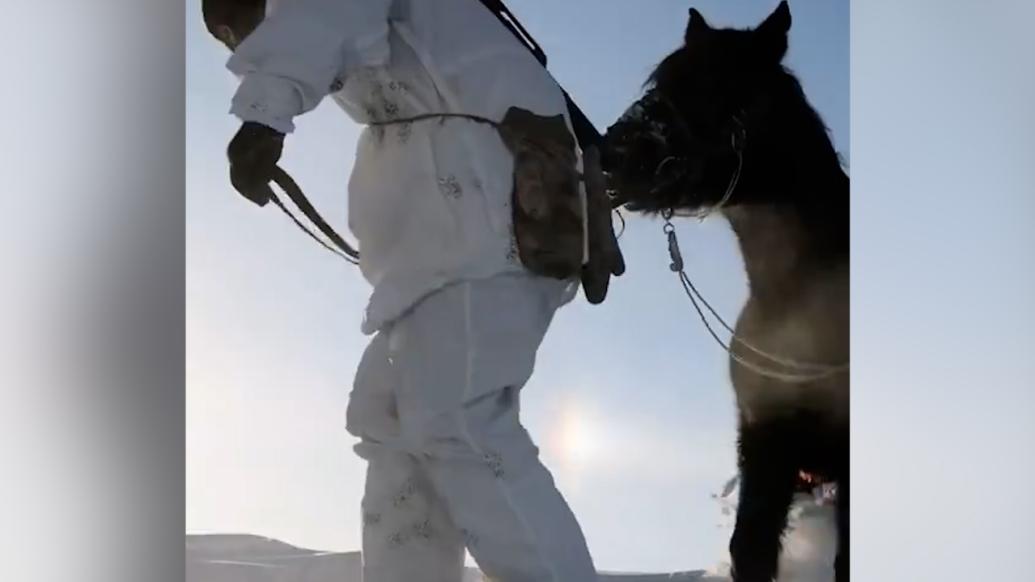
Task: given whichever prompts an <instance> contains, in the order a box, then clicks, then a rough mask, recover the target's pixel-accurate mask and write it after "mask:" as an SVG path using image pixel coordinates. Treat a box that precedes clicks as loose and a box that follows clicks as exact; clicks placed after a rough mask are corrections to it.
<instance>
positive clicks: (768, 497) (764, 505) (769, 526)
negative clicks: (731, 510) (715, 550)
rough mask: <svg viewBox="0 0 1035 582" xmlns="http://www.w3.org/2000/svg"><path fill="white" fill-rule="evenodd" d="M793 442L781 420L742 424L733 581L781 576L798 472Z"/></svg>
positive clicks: (768, 581) (756, 581) (732, 549)
mask: <svg viewBox="0 0 1035 582" xmlns="http://www.w3.org/2000/svg"><path fill="white" fill-rule="evenodd" d="M792 445H793V442H792V439H791V438H789V435H788V434H787V431H786V430H785V429H784V428H783V427H780V426H779V425H765V424H762V425H752V426H747V425H744V424H743V423H742V424H741V428H740V455H739V457H740V458H739V464H740V475H741V482H740V501H739V503H738V506H737V523H736V526H735V527H734V530H733V538H732V539H731V540H730V557H731V558H732V566H733V580H734V582H772V580H773V579H774V578H775V577H776V573H777V568H778V563H779V558H780V548H781V541H780V538H781V536H782V535H783V531H784V529H785V528H786V527H787V512H788V510H789V509H790V506H791V501H792V500H793V497H794V483H795V478H796V476H797V472H798V467H797V464H796V463H795V457H794V454H793V448H792Z"/></svg>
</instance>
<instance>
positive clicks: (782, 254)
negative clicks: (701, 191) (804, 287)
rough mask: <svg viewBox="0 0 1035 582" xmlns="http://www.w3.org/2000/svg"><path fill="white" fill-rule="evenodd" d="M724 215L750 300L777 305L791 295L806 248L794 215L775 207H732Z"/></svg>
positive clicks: (801, 231)
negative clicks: (741, 263) (737, 247)
mask: <svg viewBox="0 0 1035 582" xmlns="http://www.w3.org/2000/svg"><path fill="white" fill-rule="evenodd" d="M723 213H724V214H725V216H726V219H727V220H729V223H730V226H731V227H732V228H733V232H734V234H736V236H737V240H738V241H739V242H740V252H741V255H742V256H743V259H744V269H745V270H746V271H747V277H748V284H749V286H750V288H751V294H752V296H753V297H756V298H759V299H763V300H764V299H767V298H772V299H773V300H774V301H779V300H780V297H782V296H785V295H786V294H788V293H793V287H794V284H795V280H796V277H795V272H796V271H798V270H799V269H800V268H801V266H802V262H803V260H804V256H805V245H806V239H805V233H804V232H803V229H802V225H801V221H800V218H799V217H798V216H797V215H796V213H794V212H793V210H792V209H791V208H789V207H787V206H781V205H776V204H773V205H760V204H752V205H742V206H732V207H729V208H727V209H725V210H724V211H723Z"/></svg>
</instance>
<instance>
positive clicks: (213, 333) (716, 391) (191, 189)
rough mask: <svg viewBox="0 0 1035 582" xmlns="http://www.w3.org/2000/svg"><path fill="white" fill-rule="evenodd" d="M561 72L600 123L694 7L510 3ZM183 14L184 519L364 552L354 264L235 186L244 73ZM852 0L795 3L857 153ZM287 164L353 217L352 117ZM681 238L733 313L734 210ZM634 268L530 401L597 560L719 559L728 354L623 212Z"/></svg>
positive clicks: (739, 294) (342, 218) (807, 74)
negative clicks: (234, 113)
mask: <svg viewBox="0 0 1035 582" xmlns="http://www.w3.org/2000/svg"><path fill="white" fill-rule="evenodd" d="M508 3H509V4H510V5H511V7H512V9H513V10H514V11H515V12H516V13H517V14H518V16H519V17H520V18H521V19H522V21H523V22H524V24H525V26H526V27H527V28H528V29H529V30H530V31H531V32H532V33H533V35H535V37H536V38H537V39H538V40H539V42H540V44H542V45H543V47H544V48H545V49H546V50H547V53H548V54H549V55H550V59H551V63H550V68H551V71H552V72H553V73H554V75H555V77H557V78H558V80H560V81H561V83H562V84H564V86H565V87H566V88H567V89H568V90H569V92H570V93H571V94H572V95H573V96H574V97H575V99H576V100H577V101H578V102H579V103H580V105H581V106H582V107H583V109H584V110H585V111H586V113H587V114H588V115H589V116H590V118H591V119H592V120H593V121H594V122H595V123H596V124H597V126H598V127H599V128H601V129H603V128H605V127H606V126H607V125H608V124H609V123H611V122H612V121H613V120H614V119H615V118H616V117H617V116H618V115H619V114H620V113H621V112H622V111H623V110H624V108H625V107H627V106H628V104H629V103H630V102H631V101H632V100H633V99H635V98H636V97H637V96H638V94H639V90H640V86H641V84H642V82H643V80H644V78H645V77H646V75H647V73H648V72H649V71H650V69H651V67H652V66H653V65H654V64H655V63H656V62H657V61H658V60H660V59H661V58H662V57H663V56H664V55H665V54H667V52H669V51H671V50H672V49H674V48H675V47H676V46H677V45H678V43H679V41H680V39H681V35H682V31H683V28H684V26H685V23H686V14H687V9H688V7H689V6H690V4H689V3H687V2H685V1H682V0H679V1H675V0H650V1H641V0H566V1H565V2H554V1H548V0H509V2H508ZM197 4H199V3H197V2H189V3H188V6H187V13H186V18H187V35H188V38H187V71H186V73H187V95H186V98H187V119H186V137H187V225H186V227H187V260H188V265H187V268H188V272H187V283H186V285H187V301H188V305H187V322H186V325H187V341H188V343H187V426H186V431H187V461H186V462H187V483H186V486H187V529H188V531H192V532H247V533H256V534H262V535H269V536H273V537H278V538H281V539H284V540H285V541H289V542H292V543H296V544H300V545H305V546H309V547H313V548H318V549H329V550H352V549H358V548H359V545H360V544H359V524H358V515H359V510H358V503H359V499H360V495H361V492H362V487H363V465H362V464H361V463H360V461H359V459H358V458H356V457H355V456H354V455H353V453H352V452H351V450H350V447H351V446H352V443H353V439H352V438H351V437H350V436H349V435H348V434H347V433H345V431H344V411H345V405H346V403H347V395H348V391H349V389H350V386H351V379H352V374H353V372H354V370H355V366H356V363H357V361H358V358H359V356H360V354H361V352H362V349H363V347H364V346H365V343H366V341H367V339H366V338H365V337H363V336H362V335H360V333H359V331H358V328H359V323H360V319H361V316H362V308H363V306H364V304H365V301H366V298H367V295H368V293H369V288H368V286H367V284H366V283H365V281H363V280H362V278H361V277H360V276H359V273H358V272H357V271H355V270H353V269H352V268H351V267H349V266H348V265H346V264H344V263H343V262H341V261H339V260H338V259H336V258H334V257H333V256H331V255H329V254H328V253H326V252H325V251H323V250H322V249H320V248H319V247H317V246H316V245H315V244H314V243H313V242H312V241H310V240H308V239H307V238H306V237H304V236H303V235H302V234H301V233H299V232H297V231H296V230H295V227H294V226H293V225H291V224H290V223H289V222H287V220H286V219H285V218H284V217H283V216H281V215H279V214H278V213H277V212H276V211H275V210H274V209H272V207H271V208H267V209H257V208H255V207H254V206H251V205H250V204H247V203H246V202H245V201H244V200H243V199H241V198H240V197H239V196H238V195H236V194H235V193H234V192H233V191H232V190H231V188H230V186H229V184H228V182H227V179H226V167H225V155H224V151H225V147H226V143H227V142H228V140H229V139H230V137H231V136H232V135H233V132H234V131H235V130H236V125H237V124H236V121H235V120H234V119H233V118H231V117H230V116H229V115H228V114H227V113H226V111H227V109H228V106H229V99H230V96H231V95H232V92H233V90H234V87H235V84H236V82H235V80H234V79H233V77H232V76H231V75H230V74H229V73H228V72H226V71H225V69H224V68H223V64H224V62H225V60H226V58H227V54H226V53H225V50H223V49H222V47H220V46H219V45H217V44H216V43H215V42H214V41H212V40H211V39H210V38H208V37H207V34H206V33H205V31H204V28H203V26H202V25H201V17H200V11H199V9H198V7H197ZM848 4H849V3H848V1H847V0H838V1H831V0H797V1H795V2H792V5H791V9H792V13H793V15H794V27H793V29H792V31H791V47H790V52H789V56H788V61H787V62H788V64H789V65H790V66H791V67H792V68H793V69H794V70H795V71H796V72H797V73H798V75H799V77H800V79H801V81H802V83H803V85H804V87H805V91H806V93H807V94H808V96H809V98H810V100H811V101H812V103H813V104H814V105H815V106H816V108H817V109H818V110H819V112H820V114H821V115H822V116H823V118H824V119H825V120H826V122H827V124H828V125H829V127H830V128H831V132H832V136H833V139H834V142H835V144H836V146H837V147H838V149H839V151H841V152H842V154H843V156H844V157H845V159H846V161H847V160H849V159H850V152H849V151H848V144H849V132H848V130H849V115H848V107H849V103H848V91H849V45H848V40H849V39H848V35H849V7H848ZM775 5H776V2H775V0H739V1H738V2H735V3H734V2H729V1H728V0H701V1H698V2H695V3H693V6H696V7H697V8H698V9H699V10H700V11H701V12H702V13H703V14H704V15H705V16H706V18H708V19H709V21H710V22H711V23H712V24H713V25H717V26H718V25H737V26H747V25H752V24H754V23H756V22H757V21H759V20H760V19H761V18H763V17H764V16H765V15H766V14H768V13H769V11H770V10H772V8H773V7H775ZM297 125H298V130H297V132H296V134H294V135H292V136H291V137H290V138H289V139H288V142H287V146H286V154H285V159H284V161H283V165H284V166H285V167H286V168H287V169H288V170H289V171H290V172H291V173H292V174H293V175H295V177H296V178H297V179H298V181H299V183H300V184H301V185H302V187H303V188H304V189H305V190H306V192H307V194H309V195H310V197H311V198H313V199H314V202H315V203H316V205H317V206H318V208H320V209H321V211H322V212H323V213H324V214H325V216H327V217H328V219H329V220H330V221H331V222H332V223H333V224H336V225H342V227H343V226H344V225H345V224H346V214H345V208H346V198H345V196H346V181H347V178H348V175H349V172H350V170H351V164H352V159H353V156H354V149H353V148H354V144H355V139H356V136H357V135H358V128H357V127H356V126H355V125H354V124H353V123H352V122H351V121H350V120H349V119H348V118H347V117H345V115H344V114H343V113H341V112H339V111H338V110H337V109H336V108H335V107H334V106H333V104H331V103H329V102H328V103H325V104H324V105H322V106H321V107H320V108H319V109H318V110H317V111H315V112H313V113H312V114H310V115H307V116H305V117H303V118H301V119H300V120H298V123H297ZM679 234H680V238H681V242H682V246H683V251H684V255H685V257H686V259H687V264H688V268H689V272H690V274H691V277H693V278H694V280H695V282H696V283H697V284H698V286H699V287H700V288H701V290H702V291H703V292H704V293H705V294H706V296H707V297H708V298H709V300H710V301H711V302H712V303H713V305H714V306H715V307H716V308H717V309H718V310H719V311H720V312H721V313H723V314H727V315H728V316H729V317H733V316H734V315H735V314H736V312H737V310H738V308H739V306H740V305H741V303H742V301H743V299H744V297H745V291H746V289H745V285H744V276H743V273H742V270H741V265H740V259H739V254H738V252H737V249H736V247H735V244H734V242H733V238H732V235H731V234H730V232H729V229H728V227H727V225H726V224H725V223H724V222H723V221H721V220H718V219H714V220H711V221H708V222H706V223H703V224H697V223H695V222H690V221H687V222H685V223H682V224H680V225H679ZM621 243H622V246H623V249H624V251H625V253H626V259H627V262H628V263H629V271H628V273H627V274H626V276H625V277H623V278H621V279H619V280H617V281H616V282H615V283H614V285H613V289H612V292H611V295H610V298H609V299H608V301H607V302H606V303H605V304H604V305H602V306H598V307H592V306H589V305H587V304H586V303H585V302H584V301H583V300H582V299H581V298H580V300H579V301H578V302H577V303H576V304H574V305H572V306H569V307H568V308H565V309H564V310H562V311H561V313H560V314H559V316H558V318H557V320H556V323H555V325H554V327H553V329H552V330H551V333H550V334H549V335H548V337H547V340H546V342H545V344H544V346H543V348H542V352H541V356H540V360H539V363H538V366H537V371H536V374H535V376H534V377H533V380H532V381H531V383H530V384H529V385H528V386H527V388H526V390H525V391H524V402H525V404H524V407H523V408H524V412H525V422H526V424H527V425H528V428H529V430H530V431H531V433H532V435H533V437H534V438H536V440H537V441H538V442H539V444H540V445H541V447H542V449H543V458H544V461H545V462H546V464H547V466H548V467H550V468H551V470H553V472H554V474H555V476H556V478H557V481H558V484H559V486H560V488H561V489H562V491H563V492H564V493H565V495H566V496H567V497H568V499H569V502H570V503H571V505H572V508H573V509H574V511H575V513H576V515H577V516H578V517H579V518H580V521H581V523H582V525H583V528H584V530H585V532H586V536H587V539H588V541H589V544H590V549H591V551H592V552H593V554H594V556H595V558H596V560H597V563H598V566H599V567H600V568H602V569H619V570H641V571H643V570H649V571H668V570H675V569H692V568H699V567H705V566H710V565H712V564H713V563H714V562H715V561H716V560H717V559H719V558H720V557H721V554H722V551H723V548H724V546H725V545H726V539H727V536H728V531H727V530H725V529H721V528H719V527H717V524H718V523H719V522H720V521H721V516H720V515H719V507H718V505H717V504H715V503H714V502H713V501H712V500H711V498H710V497H709V495H710V494H711V493H713V492H715V491H717V490H718V488H719V487H720V486H721V484H722V482H723V481H724V480H725V479H726V478H727V477H729V476H730V475H732V474H733V472H734V456H733V453H734V449H733V442H734V438H735V431H734V416H733V413H734V409H733V404H732V395H731V392H730V389H729V382H728V379H727V376H726V363H725V359H724V357H723V353H722V352H721V351H720V350H719V348H718V347H717V346H715V345H714V343H712V342H711V340H710V338H708V336H707V334H706V333H705V331H704V330H703V329H702V328H701V326H700V323H699V322H698V320H697V316H696V314H695V313H694V312H693V310H692V308H691V307H690V306H689V304H688V303H687V300H686V298H685V297H684V296H683V295H682V289H681V288H680V286H679V284H678V282H677V280H676V279H674V277H673V276H672V274H671V273H670V272H669V271H668V266H667V265H668V258H667V254H666V252H665V240H664V236H663V235H662V234H661V225H660V224H659V223H657V222H655V221H653V220H648V219H644V218H640V217H629V225H628V228H627V230H626V233H625V235H624V237H623V238H622V241H621Z"/></svg>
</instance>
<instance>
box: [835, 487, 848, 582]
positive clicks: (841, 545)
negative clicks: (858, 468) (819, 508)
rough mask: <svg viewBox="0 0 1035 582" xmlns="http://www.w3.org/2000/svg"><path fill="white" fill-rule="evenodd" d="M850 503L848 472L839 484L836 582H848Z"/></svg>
mask: <svg viewBox="0 0 1035 582" xmlns="http://www.w3.org/2000/svg"><path fill="white" fill-rule="evenodd" d="M849 506H850V503H849V501H848V472H847V471H846V472H845V473H844V474H843V475H841V478H840V480H839V482H838V484H837V558H835V560H834V579H835V581H836V582H848V575H849V567H848V555H849V547H850V545H851V544H850V543H849V540H848V532H849V530H850V528H849V525H848V517H849V514H850V513H851V510H850V509H849Z"/></svg>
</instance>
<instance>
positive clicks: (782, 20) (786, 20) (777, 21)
mask: <svg viewBox="0 0 1035 582" xmlns="http://www.w3.org/2000/svg"><path fill="white" fill-rule="evenodd" d="M790 29H791V7H790V6H788V5H787V0H783V1H782V2H780V5H779V6H777V7H776V10H773V13H772V14H770V15H769V16H768V17H766V19H765V20H764V21H763V22H762V24H759V25H758V28H756V29H755V30H757V31H758V32H762V33H765V34H773V35H781V34H787V32H788V31H789V30H790Z"/></svg>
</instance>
